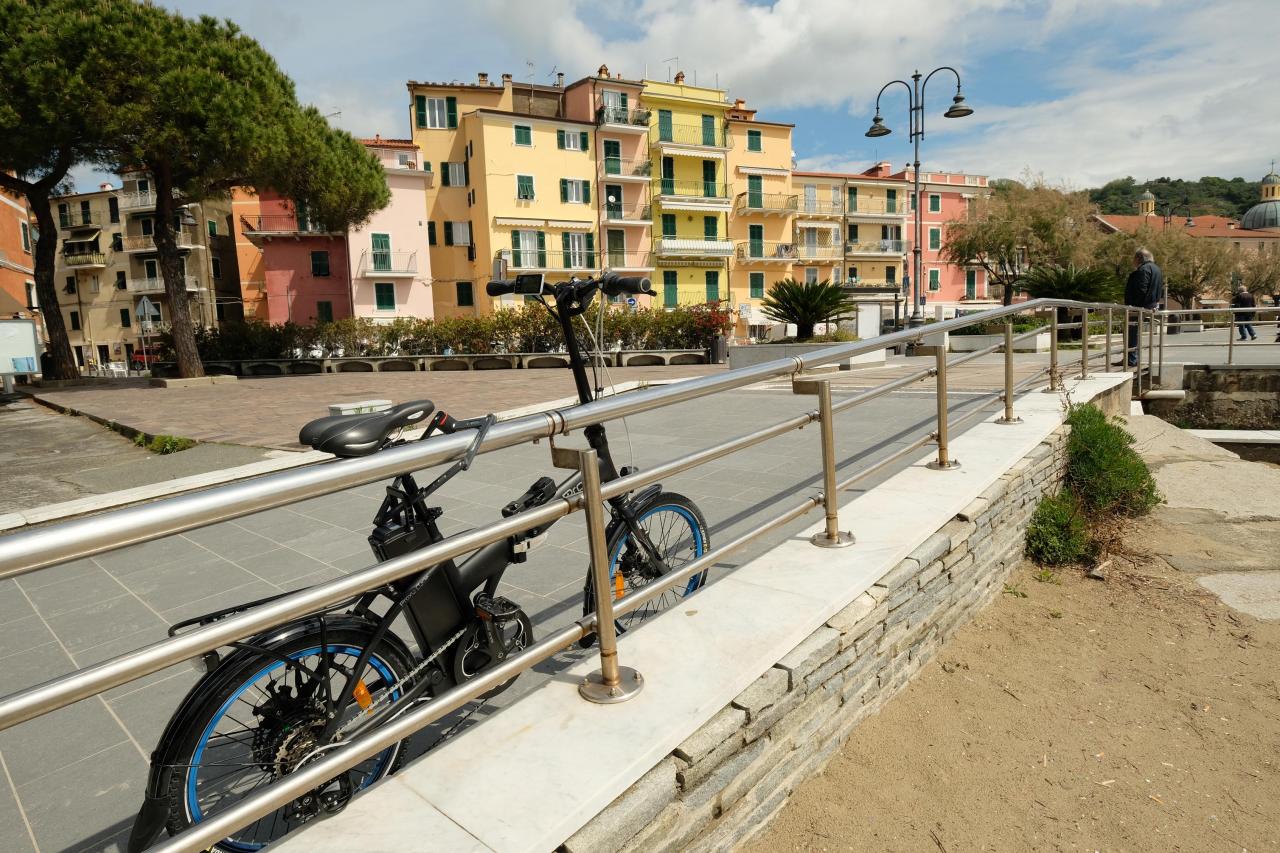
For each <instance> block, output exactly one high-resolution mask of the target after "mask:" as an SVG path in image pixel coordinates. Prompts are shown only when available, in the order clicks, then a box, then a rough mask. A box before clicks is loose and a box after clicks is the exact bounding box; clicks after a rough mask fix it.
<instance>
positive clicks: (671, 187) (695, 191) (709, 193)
mask: <svg viewBox="0 0 1280 853" xmlns="http://www.w3.org/2000/svg"><path fill="white" fill-rule="evenodd" d="M653 191H654V192H655V193H658V194H659V195H669V196H681V197H684V198H713V199H718V200H720V201H727V200H728V199H729V185H728V184H724V183H721V182H719V181H677V180H676V179H675V178H658V179H657V180H655V181H654V182H653Z"/></svg>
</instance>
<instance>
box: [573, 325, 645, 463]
mask: <svg viewBox="0 0 1280 853" xmlns="http://www.w3.org/2000/svg"><path fill="white" fill-rule="evenodd" d="M582 325H583V326H585V327H586V329H587V337H589V338H591V344H592V346H594V347H595V352H596V354H597V357H598V359H599V361H600V369H601V370H603V371H604V381H605V382H606V383H607V384H608V386H609V389H610V390H611V391H613V393H614V394H617V393H618V386H617V385H615V384H614V381H613V375H612V374H611V373H609V367H608V365H606V364H605V363H604V350H603V349H602V348H601V345H600V339H599V338H597V337H596V336H595V334H593V333H592V331H591V324H590V323H588V322H587V318H586V317H582ZM600 327H601V332H600V337H601V338H603V337H604V331H603V329H604V306H603V305H602V306H601V311H600ZM599 384H600V383H599V382H598V381H597V382H596V385H597V389H596V396H597V397H598V396H600V390H599ZM620 420H621V421H622V432H623V434H624V435H625V436H626V439H627V461H628V462H630V463H631V466H632V467H635V464H636V451H635V448H634V447H633V446H632V445H631V426H630V424H628V423H627V419H626V418H621V419H620Z"/></svg>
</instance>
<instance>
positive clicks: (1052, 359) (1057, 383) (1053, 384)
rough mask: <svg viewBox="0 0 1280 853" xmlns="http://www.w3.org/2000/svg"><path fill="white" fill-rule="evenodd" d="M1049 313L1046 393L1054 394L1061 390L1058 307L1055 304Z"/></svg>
mask: <svg viewBox="0 0 1280 853" xmlns="http://www.w3.org/2000/svg"><path fill="white" fill-rule="evenodd" d="M1051 310H1052V311H1053V313H1052V314H1050V315H1049V387H1048V388H1046V389H1044V392H1045V393H1046V394H1056V393H1057V392H1059V391H1061V390H1062V377H1061V376H1059V375H1058V309H1057V307H1056V306H1055V307H1054V308H1053V309H1051Z"/></svg>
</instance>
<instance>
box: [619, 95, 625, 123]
mask: <svg viewBox="0 0 1280 853" xmlns="http://www.w3.org/2000/svg"><path fill="white" fill-rule="evenodd" d="M618 105H619V106H621V107H622V115H623V116H624V117H625V116H626V115H627V93H626V92H622V93H621V94H620V95H619V97H618Z"/></svg>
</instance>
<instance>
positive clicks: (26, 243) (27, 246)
mask: <svg viewBox="0 0 1280 853" xmlns="http://www.w3.org/2000/svg"><path fill="white" fill-rule="evenodd" d="M18 224H19V225H21V226H22V251H24V252H26V253H27V254H28V255H29V254H31V224H30V223H28V222H20V223H18Z"/></svg>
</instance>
